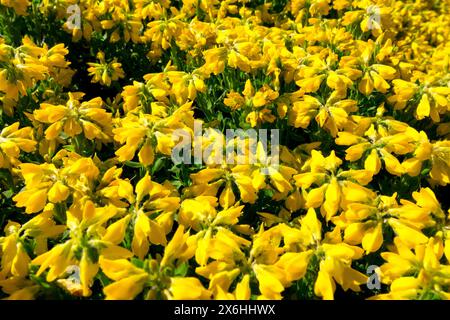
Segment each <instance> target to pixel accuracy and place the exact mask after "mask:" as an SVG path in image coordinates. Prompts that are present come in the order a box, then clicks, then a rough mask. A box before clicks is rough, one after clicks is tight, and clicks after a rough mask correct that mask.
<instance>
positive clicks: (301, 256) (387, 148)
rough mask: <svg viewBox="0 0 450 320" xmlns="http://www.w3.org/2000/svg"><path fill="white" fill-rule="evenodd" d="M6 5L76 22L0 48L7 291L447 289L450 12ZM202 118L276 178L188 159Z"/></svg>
mask: <svg viewBox="0 0 450 320" xmlns="http://www.w3.org/2000/svg"><path fill="white" fill-rule="evenodd" d="M73 5H77V6H78V9H79V13H80V17H79V20H80V22H81V24H80V26H78V27H75V28H73V26H72V27H70V25H69V24H68V23H67V18H68V17H67V8H68V7H69V6H73ZM0 10H1V12H3V13H4V15H5V17H6V16H8V17H12V18H11V19H12V20H11V21H13V20H14V19H16V20H17V21H19V23H22V22H21V21H28V20H29V21H32V20H33V19H38V18H42V17H44V18H45V17H51V19H54V20H55V21H56V22H57V23H59V24H60V27H61V31H62V32H59V33H58V32H56V31H55V35H54V38H53V39H52V34H47V35H45V37H44V38H43V39H33V38H32V37H31V36H29V35H27V34H22V35H21V36H22V38H23V39H22V43H21V44H20V45H14V44H13V43H11V41H9V40H8V39H7V38H6V37H5V38H3V37H1V36H0V111H1V113H0V118H1V123H0V124H1V125H2V127H1V128H0V192H1V193H0V208H1V209H2V210H0V211H1V212H0V227H1V229H2V230H1V231H0V298H1V297H4V298H8V299H34V298H55V297H64V296H65V295H71V296H74V297H84V298H106V299H135V298H138V299H283V298H284V299H290V298H308V299H317V298H321V299H333V298H335V296H336V297H337V296H339V297H344V298H345V297H346V295H349V296H353V297H354V296H357V297H361V298H369V299H449V298H450V207H449V202H448V196H449V195H450V191H449V189H448V188H449V186H450V140H449V139H450V1H449V0H443V1H428V0H353V1H352V0H308V1H305V0H284V1H283V0H278V1H273V2H269V1H248V0H225V1H213V0H201V1H191V0H183V1H173V2H171V1H169V0H161V1H154V0H126V1H125V0H96V1H92V0H42V1H29V0H0ZM19 18H20V19H19ZM24 19H25V20H24ZM27 19H28V20H27ZM0 20H1V19H0ZM1 30H2V24H1V21H0V31H1ZM0 34H3V32H0ZM61 34H62V35H61ZM46 43H52V44H55V43H56V45H53V46H51V45H48V44H46ZM99 43H100V44H101V45H99ZM113 46H120V48H121V50H124V51H125V50H134V49H136V48H140V49H143V50H145V54H144V55H141V56H139V57H138V59H139V61H140V63H141V65H142V68H143V69H144V70H150V72H148V73H146V74H145V75H144V76H143V78H142V77H139V78H137V77H136V76H135V75H136V74H139V72H138V71H139V70H133V68H130V67H129V66H128V64H127V63H128V61H126V60H127V59H126V58H124V57H122V56H121V55H120V54H118V55H117V54H116V55H115V56H112V55H111V48H112V47H113ZM133 48H134V49H133ZM69 49H70V50H69ZM89 50H90V51H91V53H90V55H89V59H87V60H86V59H84V58H80V57H81V56H83V55H84V54H86V53H85V52H83V51H89ZM72 51H73V52H72ZM78 51H79V52H81V53H79V52H78ZM141 51H142V50H141ZM141 51H133V52H132V54H133V55H138V54H139V52H141ZM119 52H120V51H119ZM116 53H117V51H116ZM80 61H81V63H80ZM148 66H150V67H151V68H150V69H149V68H148ZM83 73H84V74H83ZM80 79H81V80H80ZM83 79H90V80H91V82H92V83H91V84H86V83H82V82H83V81H84V80H83ZM90 86H91V88H92V89H91V90H88V89H89V87H90ZM80 88H87V89H86V90H82V91H84V92H80V91H81V90H80ZM196 121H201V123H202V124H203V126H204V127H205V128H206V130H207V131H208V132H209V133H210V134H209V135H208V136H205V135H204V136H203V137H202V138H201V139H200V141H196V142H195V143H199V144H200V148H201V150H207V149H209V148H211V146H212V145H214V144H215V143H216V142H217V141H218V140H220V141H222V140H224V139H225V138H224V135H221V134H219V133H217V131H215V130H212V129H214V128H217V129H219V130H221V131H223V132H225V130H226V129H228V128H231V129H239V128H242V129H248V128H255V129H279V130H280V132H281V147H280V157H279V158H280V161H279V165H276V166H275V165H273V164H271V163H268V162H267V161H266V160H267V158H268V154H266V153H265V151H264V150H263V148H262V147H261V145H260V144H259V145H258V147H257V150H256V152H257V155H258V157H257V158H258V161H256V162H252V163H243V164H242V163H238V162H237V161H234V162H231V163H229V162H227V163H222V164H217V163H214V162H212V161H207V160H208V159H206V161H205V162H206V163H204V164H201V165H199V164H190V163H189V164H174V163H173V162H172V159H171V155H172V152H173V150H174V148H175V146H176V145H177V144H178V143H179V142H180V140H181V139H182V137H180V136H177V137H178V138H177V139H178V141H177V139H175V133H177V132H180V130H181V131H183V132H186V134H188V135H190V136H194V131H195V122H196ZM238 140H244V141H243V142H244V143H247V144H248V143H250V142H251V141H250V140H251V139H250V138H249V137H247V138H237V137H236V138H235V140H233V141H232V143H233V144H234V143H236V144H238V143H241V142H242V141H238ZM195 143H194V145H192V146H191V147H192V148H196V147H197V145H195ZM226 151H227V146H226V145H224V147H223V150H218V151H217V150H216V151H215V152H218V153H221V152H223V154H225V153H226ZM247 156H249V155H247ZM233 157H234V158H235V160H236V159H238V158H239V157H240V155H237V154H233ZM262 169H265V170H266V171H268V173H269V174H263V173H262ZM371 265H376V266H378V268H376V276H377V279H378V278H379V280H380V282H381V285H380V286H378V288H377V289H375V290H371V289H368V287H367V283H368V281H369V280H370V279H369V277H370V276H371V275H370V274H368V273H367V268H368V267H369V266H371Z"/></svg>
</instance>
